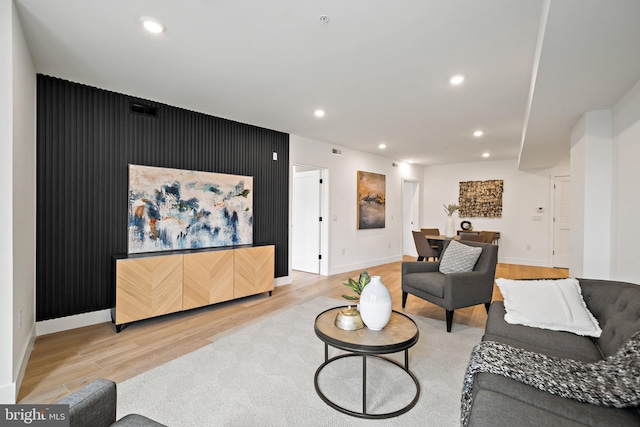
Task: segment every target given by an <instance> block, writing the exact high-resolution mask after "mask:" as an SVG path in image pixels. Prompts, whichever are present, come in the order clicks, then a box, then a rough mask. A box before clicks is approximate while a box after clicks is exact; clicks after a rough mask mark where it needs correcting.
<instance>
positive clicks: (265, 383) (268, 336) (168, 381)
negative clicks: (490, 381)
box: [118, 297, 483, 427]
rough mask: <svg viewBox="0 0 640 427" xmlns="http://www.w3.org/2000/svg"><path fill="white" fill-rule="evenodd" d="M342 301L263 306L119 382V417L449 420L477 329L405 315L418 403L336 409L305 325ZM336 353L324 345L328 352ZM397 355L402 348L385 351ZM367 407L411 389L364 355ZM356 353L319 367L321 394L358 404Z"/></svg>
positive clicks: (319, 351)
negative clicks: (361, 414)
mask: <svg viewBox="0 0 640 427" xmlns="http://www.w3.org/2000/svg"><path fill="white" fill-rule="evenodd" d="M341 305H345V302H344V301H339V300H334V299H330V298H325V297H319V298H315V299H313V300H311V301H308V302H306V303H303V304H299V305H295V306H292V307H290V308H286V309H284V310H282V311H279V312H277V313H274V314H271V315H268V316H266V317H264V318H261V319H259V320H258V321H256V322H254V323H252V324H251V325H248V326H244V327H242V328H239V329H237V330H234V331H230V332H229V333H226V334H225V335H224V336H222V337H217V338H215V340H214V341H213V343H212V344H211V345H208V346H206V347H203V348H201V349H199V350H196V351H194V352H192V353H189V354H187V355H185V356H182V357H180V358H178V359H176V360H173V361H171V362H169V363H166V364H164V365H162V366H159V367H157V368H155V369H152V370H150V371H148V372H145V373H143V374H141V375H138V376H137V377H135V378H132V379H130V380H128V381H125V382H123V383H121V384H118V417H122V416H124V415H126V414H128V413H139V414H143V415H146V416H148V417H150V418H153V419H155V420H156V421H158V422H161V423H163V424H166V425H168V426H173V427H178V426H185V427H194V426H252V427H253V426H360V425H368V426H371V425H380V426H387V425H389V426H418V425H428V426H457V425H460V395H461V390H462V383H463V378H464V374H465V369H466V366H467V363H468V361H469V356H470V354H471V350H472V349H473V347H474V346H475V345H476V344H477V343H478V342H480V338H481V337H482V334H483V331H482V330H481V329H477V328H472V327H469V326H464V325H460V324H455V325H454V327H453V330H452V332H451V333H449V334H448V333H447V332H446V330H445V324H444V322H442V321H439V320H434V319H428V318H424V317H418V316H411V317H412V318H413V319H414V321H415V322H416V324H417V325H418V328H419V331H420V339H419V341H418V343H417V344H416V345H415V346H414V347H412V348H411V349H410V350H409V367H410V369H411V370H412V372H413V373H414V374H415V375H416V377H417V378H418V380H419V382H420V387H421V393H420V398H419V400H418V403H417V404H416V406H415V407H414V408H413V409H411V410H410V411H409V412H407V413H406V414H403V415H400V416H398V417H395V418H389V419H385V420H365V419H361V418H356V417H352V416H349V415H345V414H342V413H340V412H338V411H336V410H334V409H332V408H331V407H329V406H328V405H327V404H325V403H324V402H323V401H322V400H321V399H320V397H319V396H318V395H317V394H316V391H315V388H314V383H313V379H314V375H315V372H316V369H317V368H318V366H319V365H320V364H321V363H323V362H324V344H323V343H322V342H321V341H320V339H318V337H316V335H315V332H314V330H313V324H314V320H315V317H316V316H317V315H318V314H319V313H320V312H322V311H324V310H326V309H328V308H331V307H335V306H341ZM337 354H340V352H339V351H338V350H336V349H333V348H331V347H330V348H329V356H330V357H331V356H334V355H337ZM392 358H393V359H395V360H397V361H399V362H401V363H404V352H401V353H398V354H396V355H393V356H392ZM367 360H368V362H367V383H368V393H367V401H368V405H367V406H368V412H370V413H383V412H391V411H394V410H397V409H399V408H401V407H402V406H404V405H406V404H407V403H409V402H410V401H411V400H412V399H413V396H414V395H415V385H414V384H413V381H412V380H411V379H410V378H409V376H408V375H406V374H405V373H404V372H403V371H402V370H401V369H400V368H398V367H396V366H394V365H392V364H390V363H387V362H383V361H379V360H376V359H373V358H368V359H367ZM361 377H362V359H361V358H359V357H348V358H343V359H340V360H339V361H336V362H334V363H332V364H329V365H328V366H327V367H325V369H324V370H323V371H322V373H321V375H320V377H319V378H320V380H319V385H320V388H321V389H322V390H323V392H325V394H326V395H327V396H328V397H330V398H331V399H332V400H336V401H338V402H339V403H340V404H341V405H342V406H344V407H347V408H348V409H351V410H354V411H360V410H361V408H362V379H361Z"/></svg>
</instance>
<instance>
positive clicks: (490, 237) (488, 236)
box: [480, 231, 496, 243]
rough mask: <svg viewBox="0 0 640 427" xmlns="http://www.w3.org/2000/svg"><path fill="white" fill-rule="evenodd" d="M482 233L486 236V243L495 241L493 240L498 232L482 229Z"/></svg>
mask: <svg viewBox="0 0 640 427" xmlns="http://www.w3.org/2000/svg"><path fill="white" fill-rule="evenodd" d="M480 235H481V236H482V237H484V242H485V243H493V241H494V240H495V238H496V232H495V231H481V232H480Z"/></svg>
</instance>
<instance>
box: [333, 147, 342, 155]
mask: <svg viewBox="0 0 640 427" xmlns="http://www.w3.org/2000/svg"><path fill="white" fill-rule="evenodd" d="M331 152H332V153H333V154H335V155H336V156H342V151H340V150H338V149H336V148H334V149H332V150H331Z"/></svg>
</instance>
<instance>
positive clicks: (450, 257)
mask: <svg viewBox="0 0 640 427" xmlns="http://www.w3.org/2000/svg"><path fill="white" fill-rule="evenodd" d="M481 253H482V248H480V247H476V246H468V245H465V244H464V243H458V242H456V241H455V240H452V241H451V242H449V246H447V249H446V250H445V251H444V253H443V254H442V257H441V258H440V273H444V274H449V273H464V272H466V271H473V267H475V265H476V262H477V261H478V258H480V254H481Z"/></svg>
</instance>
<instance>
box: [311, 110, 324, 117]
mask: <svg viewBox="0 0 640 427" xmlns="http://www.w3.org/2000/svg"><path fill="white" fill-rule="evenodd" d="M313 114H314V115H315V116H316V117H324V110H316V111H314V113H313Z"/></svg>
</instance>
